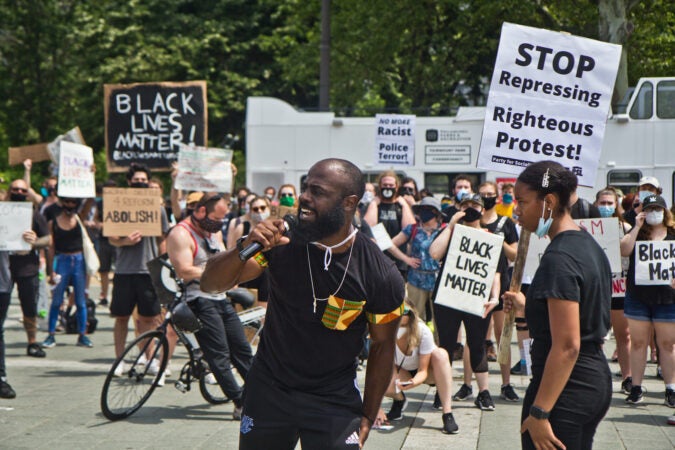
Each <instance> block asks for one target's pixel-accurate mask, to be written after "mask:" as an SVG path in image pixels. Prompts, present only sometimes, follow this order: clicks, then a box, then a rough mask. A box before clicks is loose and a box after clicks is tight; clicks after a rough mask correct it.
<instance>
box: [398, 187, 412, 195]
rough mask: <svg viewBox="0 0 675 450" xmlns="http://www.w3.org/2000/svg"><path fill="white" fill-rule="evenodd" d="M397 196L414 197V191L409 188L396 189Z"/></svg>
mask: <svg viewBox="0 0 675 450" xmlns="http://www.w3.org/2000/svg"><path fill="white" fill-rule="evenodd" d="M398 195H415V189H413V188H411V187H401V188H399V189H398Z"/></svg>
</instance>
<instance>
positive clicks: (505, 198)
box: [502, 194, 513, 205]
mask: <svg viewBox="0 0 675 450" xmlns="http://www.w3.org/2000/svg"><path fill="white" fill-rule="evenodd" d="M502 203H504V204H505V205H510V204H511V203H513V195H511V194H504V195H503V196H502Z"/></svg>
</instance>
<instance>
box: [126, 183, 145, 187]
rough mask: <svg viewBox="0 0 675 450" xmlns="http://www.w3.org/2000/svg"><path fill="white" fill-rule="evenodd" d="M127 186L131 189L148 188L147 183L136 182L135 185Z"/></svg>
mask: <svg viewBox="0 0 675 450" xmlns="http://www.w3.org/2000/svg"><path fill="white" fill-rule="evenodd" d="M129 186H130V187H132V188H146V187H148V183H143V182H136V183H131V184H130V185H129Z"/></svg>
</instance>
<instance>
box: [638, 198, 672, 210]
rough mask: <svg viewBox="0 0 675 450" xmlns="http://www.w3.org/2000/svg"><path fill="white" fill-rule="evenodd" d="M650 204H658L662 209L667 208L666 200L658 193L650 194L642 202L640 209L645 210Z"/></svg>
mask: <svg viewBox="0 0 675 450" xmlns="http://www.w3.org/2000/svg"><path fill="white" fill-rule="evenodd" d="M650 206H660V207H661V208H663V209H668V207H667V206H666V200H665V199H664V198H663V197H661V196H660V195H650V196H649V197H647V198H646V199H644V201H643V202H642V209H643V210H645V209H647V208H649V207H650Z"/></svg>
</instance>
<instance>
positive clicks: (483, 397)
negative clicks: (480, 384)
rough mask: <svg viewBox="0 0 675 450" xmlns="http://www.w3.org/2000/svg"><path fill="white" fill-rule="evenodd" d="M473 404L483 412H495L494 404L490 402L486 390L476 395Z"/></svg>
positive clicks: (488, 392) (488, 393)
mask: <svg viewBox="0 0 675 450" xmlns="http://www.w3.org/2000/svg"><path fill="white" fill-rule="evenodd" d="M473 404H474V405H476V406H477V407H479V408H480V409H481V410H483V411H494V410H495V404H494V402H493V401H492V396H491V395H490V391H488V390H487V389H485V390H484V391H482V392H479V393H478V396H477V397H476V401H474V402H473Z"/></svg>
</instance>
